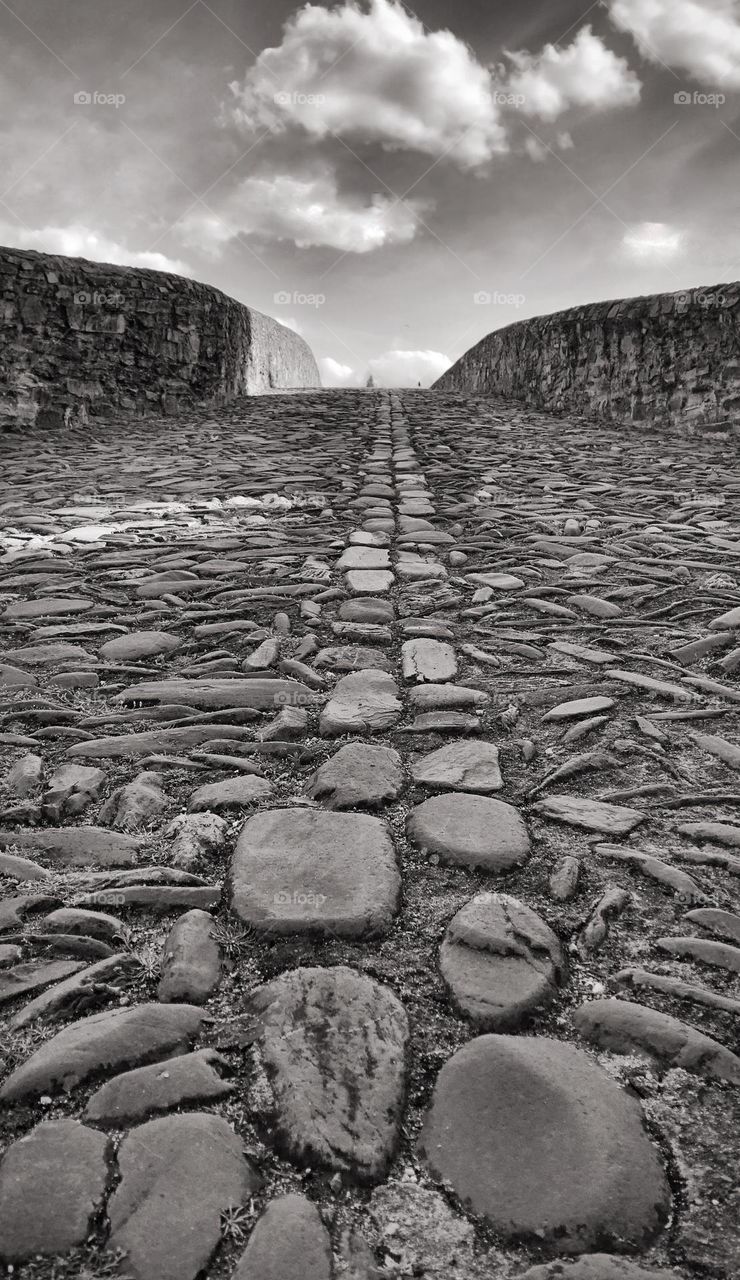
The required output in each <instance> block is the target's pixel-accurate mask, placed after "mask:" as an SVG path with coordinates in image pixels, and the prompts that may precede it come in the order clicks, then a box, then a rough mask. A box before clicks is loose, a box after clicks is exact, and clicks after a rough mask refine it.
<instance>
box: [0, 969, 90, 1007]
mask: <svg viewBox="0 0 740 1280" xmlns="http://www.w3.org/2000/svg"><path fill="white" fill-rule="evenodd" d="M82 968H84V965H83V964H82V962H80V961H75V960H27V961H26V963H25V964H17V965H14V966H13V968H12V969H6V970H5V971H4V973H0V1005H4V1004H6V1003H7V1002H8V1001H9V1000H16V999H18V998H19V997H20V996H28V995H33V993H34V992H35V991H40V990H42V989H43V988H44V987H48V986H49V985H50V984H51V983H52V982H60V981H61V979H62V978H69V977H71V975H72V974H73V973H77V972H78V971H79V970H80V969H82Z"/></svg>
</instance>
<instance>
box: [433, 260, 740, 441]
mask: <svg viewBox="0 0 740 1280" xmlns="http://www.w3.org/2000/svg"><path fill="white" fill-rule="evenodd" d="M434 385H435V388H436V389H438V390H440V391H461V392H464V393H466V394H474V395H496V396H504V397H510V398H513V399H516V400H523V401H524V402H525V403H527V404H529V405H531V406H532V407H533V408H537V409H542V410H546V411H548V412H555V413H579V414H583V415H584V416H586V417H590V418H601V419H606V420H609V421H614V422H625V423H636V424H637V423H642V424H645V425H653V424H655V425H664V426H671V427H674V428H676V429H679V430H681V431H683V432H688V433H691V432H692V431H696V430H705V429H710V430H711V429H713V428H714V429H717V430H726V431H735V432H737V430H738V424H740V284H738V283H735V284H726V285H715V286H713V287H711V288H705V289H693V290H690V291H684V292H682V293H668V294H656V295H654V296H648V297H643V298H623V299H621V300H619V301H616V302H597V303H593V304H591V305H589V306H583V307H573V308H572V309H571V310H569V311H559V312H556V313H554V314H553V315H548V316H536V317H534V318H532V319H530V320H522V321H519V322H517V323H516V324H511V325H507V327H506V328H504V329H497V330H495V331H494V332H493V333H489V334H488V335H487V337H485V338H483V339H482V341H480V342H479V343H477V344H476V346H474V347H471V348H470V350H469V351H467V352H466V353H465V355H463V356H462V357H461V358H460V359H459V360H458V361H457V363H456V364H454V365H453V366H452V367H451V368H450V369H448V370H447V372H446V373H444V374H443V375H442V377H441V378H439V379H438V381H437V382H436V383H435V384H434Z"/></svg>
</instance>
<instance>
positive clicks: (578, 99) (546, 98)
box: [506, 27, 641, 120]
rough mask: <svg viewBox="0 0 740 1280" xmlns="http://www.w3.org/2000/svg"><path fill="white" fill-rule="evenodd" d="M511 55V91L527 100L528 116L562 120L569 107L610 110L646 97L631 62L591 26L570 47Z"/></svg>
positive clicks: (549, 47) (522, 107)
mask: <svg viewBox="0 0 740 1280" xmlns="http://www.w3.org/2000/svg"><path fill="white" fill-rule="evenodd" d="M506 56H507V57H508V58H509V60H510V61H511V62H512V63H513V66H514V70H513V71H512V72H511V73H510V75H509V77H508V82H507V85H506V88H507V91H508V92H509V93H512V94H515V95H519V96H520V97H521V99H522V101H521V104H520V107H519V110H520V111H522V112H523V113H524V114H525V115H528V116H539V117H540V119H542V120H556V119H557V117H558V116H560V115H562V114H563V112H564V111H567V110H568V108H569V107H590V108H591V109H592V110H595V111H604V110H606V109H608V108H610V107H628V106H633V105H634V104H635V103H636V102H638V101H639V98H640V88H641V85H640V81H639V80H638V78H637V76H636V75H635V73H634V71H631V70H630V67H629V66H628V64H627V61H626V59H625V58H620V57H618V56H617V54H616V53H612V51H611V49H607V47H606V45H605V44H604V42H603V40H601V39H600V38H599V36H596V35H594V33H593V31H592V30H591V27H582V28H581V30H580V31H579V32H578V34H577V35H576V37H575V39H574V40H573V42H572V44H569V45H568V46H567V47H565V48H561V47H559V46H558V45H554V44H546V45H545V46H544V48H543V49H542V50H541V52H540V53H538V54H532V53H528V52H527V51H526V50H522V51H521V52H518V53H508V54H507V55H506Z"/></svg>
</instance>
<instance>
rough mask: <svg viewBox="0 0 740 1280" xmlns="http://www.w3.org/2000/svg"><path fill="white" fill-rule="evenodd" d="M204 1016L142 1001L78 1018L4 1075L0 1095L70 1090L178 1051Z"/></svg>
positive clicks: (6, 1099) (12, 1096) (192, 1010)
mask: <svg viewBox="0 0 740 1280" xmlns="http://www.w3.org/2000/svg"><path fill="white" fill-rule="evenodd" d="M202 1021H203V1014H202V1012H201V1010H200V1009H197V1008H195V1006H194V1005H189V1004H171V1005H159V1004H142V1005H137V1006H135V1007H134V1008H133V1009H112V1010H106V1011H105V1012H104V1013H96V1014H94V1015H93V1016H92V1017H91V1018H81V1019H80V1021H79V1022H73V1023H71V1025H70V1026H68V1027H64V1028H63V1029H62V1030H61V1031H58V1032H57V1034H56V1035H55V1036H53V1037H52V1038H51V1040H47V1041H46V1042H45V1043H44V1044H42V1045H41V1048H40V1049H37V1050H36V1052H35V1053H33V1054H32V1055H31V1057H30V1058H28V1060H27V1061H26V1062H24V1063H22V1064H21V1066H19V1067H16V1069H15V1071H13V1072H12V1074H11V1075H10V1076H8V1078H7V1080H5V1082H4V1083H3V1086H2V1088H1V1089H0V1099H1V1100H2V1101H4V1102H13V1101H17V1100H18V1099H21V1098H31V1097H35V1096H36V1095H37V1094H41V1093H58V1092H60V1091H61V1090H64V1091H65V1092H70V1091H71V1090H72V1089H74V1088H76V1087H77V1085H79V1084H82V1083H84V1081H85V1080H87V1079H88V1078H89V1077H90V1076H91V1075H94V1074H96V1073H97V1072H100V1071H110V1070H116V1069H118V1070H120V1069H121V1068H122V1067H132V1066H138V1065H139V1064H141V1063H145V1062H152V1061H155V1060H156V1059H157V1058H162V1057H165V1056H167V1055H171V1054H172V1053H183V1052H185V1050H186V1049H187V1048H189V1047H190V1044H191V1042H192V1041H193V1040H194V1039H195V1037H196V1035H197V1033H198V1031H199V1030H200V1026H201V1023H202Z"/></svg>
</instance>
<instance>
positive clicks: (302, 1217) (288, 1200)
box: [234, 1195, 331, 1280]
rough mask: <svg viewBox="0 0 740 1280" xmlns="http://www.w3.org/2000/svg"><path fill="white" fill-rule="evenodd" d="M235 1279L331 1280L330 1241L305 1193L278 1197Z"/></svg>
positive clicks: (251, 1241) (260, 1223)
mask: <svg viewBox="0 0 740 1280" xmlns="http://www.w3.org/2000/svg"><path fill="white" fill-rule="evenodd" d="M234 1280H331V1242H330V1240H329V1233H328V1231H327V1230H326V1227H325V1226H324V1224H323V1222H322V1221H321V1218H320V1216H319V1211H318V1209H317V1208H316V1206H315V1205H313V1204H312V1203H311V1201H310V1200H307V1199H306V1197H305V1196H299V1195H286V1196H279V1197H278V1198H277V1200H273V1201H272V1203H271V1204H269V1205H268V1206H267V1208H266V1210H265V1212H264V1213H263V1214H262V1217H261V1218H259V1220H258V1222H257V1225H256V1226H255V1228H254V1231H253V1232H252V1234H251V1236H250V1237H249V1244H248V1245H247V1247H246V1249H245V1250H244V1253H243V1254H242V1257H241V1260H240V1262H239V1265H238V1267H237V1269H236V1271H235V1272H234Z"/></svg>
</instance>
